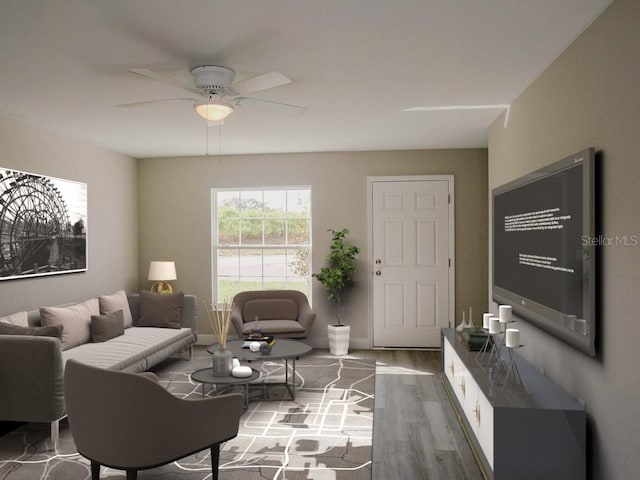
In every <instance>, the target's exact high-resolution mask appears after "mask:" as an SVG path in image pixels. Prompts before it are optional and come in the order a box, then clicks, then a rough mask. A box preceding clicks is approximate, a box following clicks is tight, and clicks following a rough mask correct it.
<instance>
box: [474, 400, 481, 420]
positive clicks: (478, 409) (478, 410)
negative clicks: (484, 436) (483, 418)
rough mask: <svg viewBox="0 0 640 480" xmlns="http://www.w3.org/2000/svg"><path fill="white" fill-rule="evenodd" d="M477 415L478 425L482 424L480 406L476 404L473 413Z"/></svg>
mask: <svg viewBox="0 0 640 480" xmlns="http://www.w3.org/2000/svg"><path fill="white" fill-rule="evenodd" d="M473 412H474V413H475V414H476V420H477V421H478V425H479V424H480V404H478V403H476V408H475V410H474V411H473Z"/></svg>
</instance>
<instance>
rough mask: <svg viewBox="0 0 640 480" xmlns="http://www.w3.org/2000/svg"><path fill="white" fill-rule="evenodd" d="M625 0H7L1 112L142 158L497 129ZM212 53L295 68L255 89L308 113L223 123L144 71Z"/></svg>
mask: <svg viewBox="0 0 640 480" xmlns="http://www.w3.org/2000/svg"><path fill="white" fill-rule="evenodd" d="M609 3H610V0H393V1H392V0H236V1H231V0H226V1H225V0H180V1H177V0H108V1H106V0H59V1H41V0H37V1H36V0H1V2H0V114H2V115H5V116H9V117H14V118H18V119H21V120H24V121H27V122H29V123H31V124H35V125H39V126H42V127H44V128H47V129H51V130H54V131H58V132H62V133H65V134H68V135H71V136H73V137H75V138H80V139H83V140H86V141H89V142H91V143H95V144H98V145H102V146H105V147H107V148H109V149H111V150H114V151H118V152H122V153H124V154H127V155H130V156H132V157H136V158H143V157H166V156H187V155H203V154H207V153H209V154H218V153H220V152H221V153H222V154H244V153H276V152H310V151H345V150H396V149H426V148H466V147H485V146H486V145H487V127H488V126H489V125H490V123H491V122H492V121H493V120H494V119H495V118H496V117H497V116H498V115H499V114H500V113H501V111H500V110H497V109H493V110H473V111H471V110H467V111H448V112H447V111H437V112H403V111H402V110H403V109H405V108H409V107H415V106H443V105H478V104H481V105H485V104H508V103H510V102H511V101H512V100H513V99H514V98H516V97H517V96H518V95H519V94H520V93H522V91H523V90H524V89H525V88H526V87H527V86H528V85H530V84H531V82H532V81H533V80H534V79H535V78H536V77H537V76H538V75H540V74H541V73H542V71H543V70H544V69H545V68H547V67H548V66H549V65H550V64H551V63H552V62H553V60H554V59H555V58H557V57H558V55H559V54H560V53H561V52H562V51H563V50H564V49H565V48H566V47H567V46H568V45H569V44H570V43H571V42H572V41H573V40H574V39H575V38H576V37H577V36H578V35H579V34H580V33H581V32H583V31H584V29H585V28H586V27H587V26H588V25H589V24H590V23H591V22H592V21H593V20H594V19H595V18H596V17H597V16H598V15H599V14H600V13H601V12H602V11H603V9H604V8H605V7H606V6H607V5H608V4H609ZM201 64H217V65H225V66H228V67H231V68H233V69H234V70H236V73H237V74H236V80H242V79H245V78H249V77H253V76H256V75H259V74H262V73H266V72H269V71H271V70H277V71H279V72H281V73H283V74H284V75H286V76H288V77H289V78H291V80H292V83H291V84H289V85H286V86H282V87H277V88H273V89H270V90H265V91H262V92H259V93H256V94H254V95H252V96H254V97H255V98H260V99H265V100H272V101H277V102H283V103H289V104H295V105H301V106H305V107H307V108H308V111H307V113H306V114H305V115H304V116H302V117H300V118H290V117H282V116H278V115H275V114H273V113H270V112H266V111H262V110H257V109H252V108H249V107H247V106H245V107H237V108H236V111H235V112H234V113H232V114H231V116H230V117H228V118H227V120H225V122H224V125H223V126H222V127H221V135H222V137H221V140H220V139H219V137H218V135H219V129H218V127H211V128H207V125H206V122H205V121H203V120H202V119H201V118H200V117H198V116H197V115H196V113H195V112H194V111H193V109H192V106H191V104H189V103H165V104H156V105H149V106H144V107H137V108H126V109H123V108H116V107H114V105H116V104H121V103H127V102H137V101H144V100H155V99H165V98H175V97H185V96H187V97H189V96H192V95H191V94H189V93H188V92H185V91H184V90H183V89H181V88H178V87H175V86H170V85H166V84H162V83H159V82H156V81H153V80H149V79H145V78H142V77H140V76H137V75H134V74H132V73H130V72H129V70H130V69H132V68H147V69H151V70H154V71H157V72H162V73H166V74H170V75H174V76H176V77H178V78H182V79H185V80H189V79H190V73H189V69H190V68H191V67H193V66H197V65H201Z"/></svg>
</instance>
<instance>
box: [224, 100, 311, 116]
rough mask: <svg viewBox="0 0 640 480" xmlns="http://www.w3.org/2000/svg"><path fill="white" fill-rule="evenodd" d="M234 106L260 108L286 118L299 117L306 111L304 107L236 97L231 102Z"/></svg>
mask: <svg viewBox="0 0 640 480" xmlns="http://www.w3.org/2000/svg"><path fill="white" fill-rule="evenodd" d="M233 103H235V104H236V105H241V106H247V107H255V108H262V109H263V110H268V111H270V112H273V113H277V114H280V115H286V116H288V117H300V116H302V115H304V114H305V113H306V111H307V109H306V107H299V106H297V105H289V104H286V103H278V102H269V101H267V100H259V99H257V98H249V97H238V98H236V99H234V100H233Z"/></svg>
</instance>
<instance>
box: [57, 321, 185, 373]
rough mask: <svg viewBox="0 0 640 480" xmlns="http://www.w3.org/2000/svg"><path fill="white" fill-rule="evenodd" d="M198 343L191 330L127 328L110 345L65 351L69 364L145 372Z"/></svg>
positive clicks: (87, 346) (88, 345) (103, 344)
mask: <svg viewBox="0 0 640 480" xmlns="http://www.w3.org/2000/svg"><path fill="white" fill-rule="evenodd" d="M193 341H194V337H193V333H192V332H191V329H190V328H180V329H174V328H153V327H132V328H126V329H125V330H124V334H123V335H120V336H118V337H115V338H112V339H111V340H109V341H108V342H102V343H85V344H83V345H79V346H77V347H76V348H72V349H71V350H67V351H65V352H62V355H63V360H64V361H65V362H66V361H67V360H68V359H70V358H74V359H76V360H78V361H79V362H82V363H87V364H89V365H93V366H95V367H100V368H111V369H113V370H124V371H128V372H143V371H145V370H147V369H148V368H149V367H150V366H152V365H154V364H156V363H158V362H159V361H160V360H163V359H165V358H167V357H168V356H169V355H170V353H171V351H174V352H177V351H180V349H182V348H186V347H188V346H189V345H190V344H192V343H193Z"/></svg>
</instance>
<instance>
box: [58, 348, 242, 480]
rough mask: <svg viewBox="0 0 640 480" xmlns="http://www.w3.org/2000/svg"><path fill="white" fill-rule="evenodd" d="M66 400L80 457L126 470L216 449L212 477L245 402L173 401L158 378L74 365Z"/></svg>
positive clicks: (130, 479) (235, 398) (94, 470)
mask: <svg viewBox="0 0 640 480" xmlns="http://www.w3.org/2000/svg"><path fill="white" fill-rule="evenodd" d="M64 396H65V401H66V405H67V414H68V417H69V425H70V427H71V433H72V435H73V439H74V441H75V443H76V447H77V449H78V452H79V453H80V454H81V455H83V456H84V457H86V458H87V459H89V460H90V461H91V478H92V480H98V479H99V478H100V466H101V465H104V466H108V467H111V468H115V469H118V470H126V472H127V480H135V479H136V478H137V472H138V470H145V469H149V468H154V467H158V466H161V465H164V464H167V463H170V462H173V461H175V460H178V459H180V458H183V457H186V456H188V455H191V454H193V453H196V452H199V451H200V450H204V449H205V448H209V449H210V450H211V471H212V478H213V479H214V480H215V479H217V478H218V462H219V458H220V443H221V442H224V441H226V440H230V439H231V438H233V437H235V436H236V435H237V434H238V424H239V421H240V415H241V414H242V404H243V399H242V395H239V394H229V395H221V396H218V397H213V398H198V399H194V400H185V399H181V398H178V397H176V396H174V395H172V394H171V393H170V392H168V391H167V390H165V389H164V388H163V387H162V386H161V385H160V384H159V383H158V381H157V378H156V377H155V375H154V374H153V373H149V372H146V373H143V374H135V373H124V372H117V371H113V370H106V369H101V368H96V367H92V366H89V365H85V364H82V363H80V362H77V361H75V360H68V361H67V364H66V367H65V378H64Z"/></svg>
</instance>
